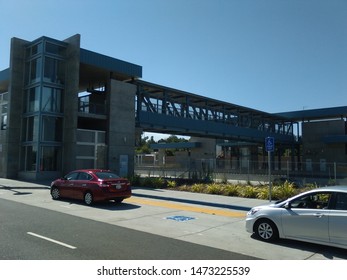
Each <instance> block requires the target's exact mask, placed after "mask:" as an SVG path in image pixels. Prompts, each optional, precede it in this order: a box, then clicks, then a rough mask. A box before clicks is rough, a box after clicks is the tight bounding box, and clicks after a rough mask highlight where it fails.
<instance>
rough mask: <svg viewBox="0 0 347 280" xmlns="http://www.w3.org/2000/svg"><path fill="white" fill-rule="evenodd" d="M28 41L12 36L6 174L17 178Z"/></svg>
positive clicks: (4, 148)
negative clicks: (26, 45)
mask: <svg viewBox="0 0 347 280" xmlns="http://www.w3.org/2000/svg"><path fill="white" fill-rule="evenodd" d="M27 43H28V42H27V41H24V40H21V39H18V38H12V39H11V55H10V84H9V90H8V115H7V118H8V119H7V131H6V141H5V144H4V145H3V150H4V151H6V152H5V160H4V165H5V166H4V167H3V170H4V175H5V177H6V178H17V176H18V171H19V157H20V147H21V141H20V140H21V139H20V135H21V123H22V112H23V109H22V107H23V95H24V90H23V89H24V85H23V81H24V71H23V69H25V44H27Z"/></svg>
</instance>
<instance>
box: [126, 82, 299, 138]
mask: <svg viewBox="0 0 347 280" xmlns="http://www.w3.org/2000/svg"><path fill="white" fill-rule="evenodd" d="M132 83H133V84H135V85H136V86H137V92H136V101H135V102H136V104H135V108H136V127H139V128H142V129H143V130H144V131H147V132H157V133H167V134H178V135H187V136H198V137H210V138H217V139H218V138H219V139H225V140H229V141H237V142H252V143H264V139H265V138H266V137H274V139H275V141H276V143H279V144H285V145H293V144H295V143H296V137H295V136H294V127H295V125H297V123H296V122H293V121H291V120H290V119H288V118H285V117H282V116H279V115H274V114H269V113H266V112H262V111H257V110H253V109H250V108H246V107H242V106H238V105H235V104H231V103H227V102H223V101H219V100H215V99H211V98H207V97H203V96H199V95H196V94H192V93H187V92H184V91H180V90H176V89H172V88H168V87H164V86H160V85H156V84H153V83H149V82H145V81H142V80H135V81H133V82H132Z"/></svg>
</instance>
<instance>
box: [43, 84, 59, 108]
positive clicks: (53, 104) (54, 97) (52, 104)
mask: <svg viewBox="0 0 347 280" xmlns="http://www.w3.org/2000/svg"><path fill="white" fill-rule="evenodd" d="M61 99H62V90H60V89H55V88H49V87H44V88H43V93H42V103H41V110H42V111H45V112H61V111H62V106H61V103H62V102H61Z"/></svg>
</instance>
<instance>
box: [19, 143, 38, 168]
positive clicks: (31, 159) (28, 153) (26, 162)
mask: <svg viewBox="0 0 347 280" xmlns="http://www.w3.org/2000/svg"><path fill="white" fill-rule="evenodd" d="M22 154H23V155H24V156H23V157H22V158H21V160H22V163H21V166H22V169H23V170H24V171H36V155H37V148H36V146H26V147H23V149H22Z"/></svg>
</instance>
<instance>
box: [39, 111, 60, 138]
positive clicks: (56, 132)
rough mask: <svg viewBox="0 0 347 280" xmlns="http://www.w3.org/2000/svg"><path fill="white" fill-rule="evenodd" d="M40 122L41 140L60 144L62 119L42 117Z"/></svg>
mask: <svg viewBox="0 0 347 280" xmlns="http://www.w3.org/2000/svg"><path fill="white" fill-rule="evenodd" d="M42 120H43V122H42V140H43V141H56V142H60V141H61V140H62V123H63V122H62V118H57V117H48V116H43V117H42Z"/></svg>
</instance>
